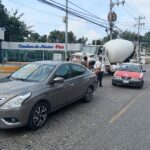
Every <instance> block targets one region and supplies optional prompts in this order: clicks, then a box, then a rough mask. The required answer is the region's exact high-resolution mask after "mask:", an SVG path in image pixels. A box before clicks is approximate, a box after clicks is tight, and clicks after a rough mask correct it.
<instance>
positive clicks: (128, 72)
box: [112, 63, 145, 88]
mask: <svg viewBox="0 0 150 150" xmlns="http://www.w3.org/2000/svg"><path fill="white" fill-rule="evenodd" d="M144 72H145V70H143V67H142V65H140V64H138V63H123V64H121V65H120V67H119V69H118V70H117V71H116V72H115V74H114V77H113V79H112V84H113V85H129V86H135V87H138V88H142V87H143V84H144Z"/></svg>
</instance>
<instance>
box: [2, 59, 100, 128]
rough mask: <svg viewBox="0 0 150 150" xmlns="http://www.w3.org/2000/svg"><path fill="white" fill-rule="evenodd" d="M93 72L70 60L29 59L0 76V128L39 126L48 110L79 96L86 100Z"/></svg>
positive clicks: (94, 82) (90, 95)
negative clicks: (30, 60) (14, 70)
mask: <svg viewBox="0 0 150 150" xmlns="http://www.w3.org/2000/svg"><path fill="white" fill-rule="evenodd" d="M96 88H97V79H96V76H95V74H94V73H92V72H91V71H90V70H88V69H87V68H86V67H84V66H82V65H80V64H76V63H71V62H55V61H39V62H34V63H30V64H28V65H26V66H24V67H23V68H21V69H20V70H18V71H16V72H15V73H13V74H12V75H10V76H9V77H7V78H4V79H1V80H0V128H3V129H8V128H16V127H21V126H28V127H29V128H31V129H38V128H41V127H42V126H43V125H44V124H45V123H46V121H47V118H48V114H49V113H51V112H54V111H55V110H57V109H59V108H61V107H63V106H66V105H68V104H70V103H73V102H75V101H77V100H79V99H82V100H83V101H84V102H90V101H91V100H92V99H93V92H94V91H95V90H96Z"/></svg>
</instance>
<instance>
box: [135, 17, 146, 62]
mask: <svg viewBox="0 0 150 150" xmlns="http://www.w3.org/2000/svg"><path fill="white" fill-rule="evenodd" d="M135 19H136V20H138V21H137V22H138V23H137V24H135V25H134V26H137V27H138V33H137V34H138V50H137V61H138V62H140V61H141V58H140V57H141V56H140V27H141V26H144V25H145V24H144V23H141V20H142V19H145V17H141V16H139V17H138V18H135Z"/></svg>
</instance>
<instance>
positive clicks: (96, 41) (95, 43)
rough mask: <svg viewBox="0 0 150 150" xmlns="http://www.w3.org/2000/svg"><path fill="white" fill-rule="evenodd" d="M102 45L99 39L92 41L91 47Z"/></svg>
mask: <svg viewBox="0 0 150 150" xmlns="http://www.w3.org/2000/svg"><path fill="white" fill-rule="evenodd" d="M102 44H103V41H102V40H100V39H98V40H93V41H92V45H102Z"/></svg>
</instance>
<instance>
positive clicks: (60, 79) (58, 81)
mask: <svg viewBox="0 0 150 150" xmlns="http://www.w3.org/2000/svg"><path fill="white" fill-rule="evenodd" d="M63 82H64V78H61V77H55V78H54V79H53V80H52V81H51V82H50V83H51V84H55V83H63Z"/></svg>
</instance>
